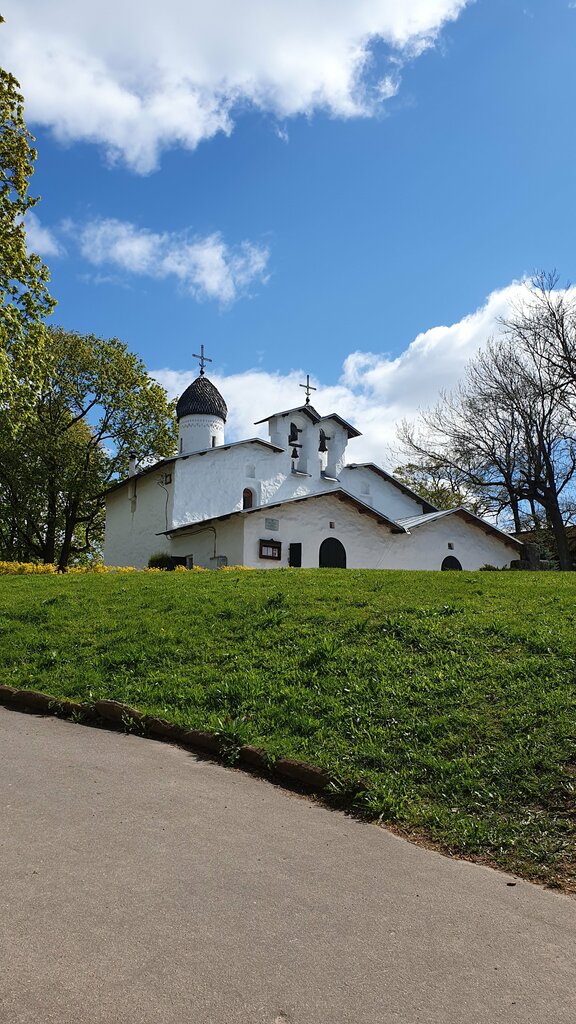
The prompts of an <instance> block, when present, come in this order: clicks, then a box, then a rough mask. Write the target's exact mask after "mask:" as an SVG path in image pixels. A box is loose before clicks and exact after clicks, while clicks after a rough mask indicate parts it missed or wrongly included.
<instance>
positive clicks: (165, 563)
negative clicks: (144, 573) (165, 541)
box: [148, 551, 174, 572]
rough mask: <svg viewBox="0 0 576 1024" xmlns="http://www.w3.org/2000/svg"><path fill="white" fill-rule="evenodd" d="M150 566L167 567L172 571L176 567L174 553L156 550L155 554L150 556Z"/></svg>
mask: <svg viewBox="0 0 576 1024" xmlns="http://www.w3.org/2000/svg"><path fill="white" fill-rule="evenodd" d="M148 568H149V569H166V570H167V571H169V572H170V571H171V570H172V569H173V568H174V562H173V561H172V555H169V554H168V552H167V551H156V552H155V553H154V554H153V555H150V558H149V559H148Z"/></svg>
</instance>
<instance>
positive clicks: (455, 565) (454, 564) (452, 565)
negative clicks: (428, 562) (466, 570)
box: [440, 555, 462, 572]
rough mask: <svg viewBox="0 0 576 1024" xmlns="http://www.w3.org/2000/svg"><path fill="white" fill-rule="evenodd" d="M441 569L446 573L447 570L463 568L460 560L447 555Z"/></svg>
mask: <svg viewBox="0 0 576 1024" xmlns="http://www.w3.org/2000/svg"><path fill="white" fill-rule="evenodd" d="M440 568H441V569H442V571H443V572H445V571H446V570H447V569H461V568H462V566H461V564H460V562H459V561H458V559H457V558H455V557H454V555H446V558H445V559H444V561H443V562H442V565H441V567H440Z"/></svg>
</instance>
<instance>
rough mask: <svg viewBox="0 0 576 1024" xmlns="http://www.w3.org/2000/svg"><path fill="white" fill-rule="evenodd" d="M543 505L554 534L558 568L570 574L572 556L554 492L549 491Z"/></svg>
mask: <svg viewBox="0 0 576 1024" xmlns="http://www.w3.org/2000/svg"><path fill="white" fill-rule="evenodd" d="M543 504H544V507H545V509H546V518H547V520H548V522H549V523H550V527H551V529H552V533H553V534H554V540H555V542H556V554H557V555H558V568H559V569H562V570H563V571H564V572H570V571H571V570H572V569H573V568H574V567H573V564H572V555H571V554H570V548H569V547H568V537H567V534H566V526H565V525H564V520H563V518H562V513H561V511H560V506H559V504H558V495H557V494H556V492H555V491H552V492H550V491H549V492H548V494H547V495H546V498H545V499H544V502H543Z"/></svg>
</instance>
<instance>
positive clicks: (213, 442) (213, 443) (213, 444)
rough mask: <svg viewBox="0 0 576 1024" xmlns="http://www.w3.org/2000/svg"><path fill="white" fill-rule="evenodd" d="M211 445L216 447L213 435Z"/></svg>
mask: <svg viewBox="0 0 576 1024" xmlns="http://www.w3.org/2000/svg"><path fill="white" fill-rule="evenodd" d="M212 447H213V448H215V447H216V438H215V437H213V438H212Z"/></svg>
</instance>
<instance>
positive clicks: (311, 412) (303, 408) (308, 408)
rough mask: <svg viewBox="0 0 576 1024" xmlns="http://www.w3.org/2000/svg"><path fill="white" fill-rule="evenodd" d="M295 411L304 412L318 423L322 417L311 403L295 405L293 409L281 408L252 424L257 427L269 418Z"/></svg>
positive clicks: (313, 421)
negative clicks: (279, 410) (280, 410)
mask: <svg viewBox="0 0 576 1024" xmlns="http://www.w3.org/2000/svg"><path fill="white" fill-rule="evenodd" d="M295 412H303V413H305V415H306V416H308V418H309V419H311V420H312V423H320V420H321V419H324V417H323V416H321V415H320V413H319V412H317V411H316V409H315V408H314V406H313V405H296V406H295V407H294V408H293V409H283V410H282V412H273V413H272V414H271V415H270V416H264V418H263V419H261V420H255V421H254V426H255V427H258V426H260V424H261V423H268V421H269V420H273V419H275V417H276V416H292V414H293V413H295Z"/></svg>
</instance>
